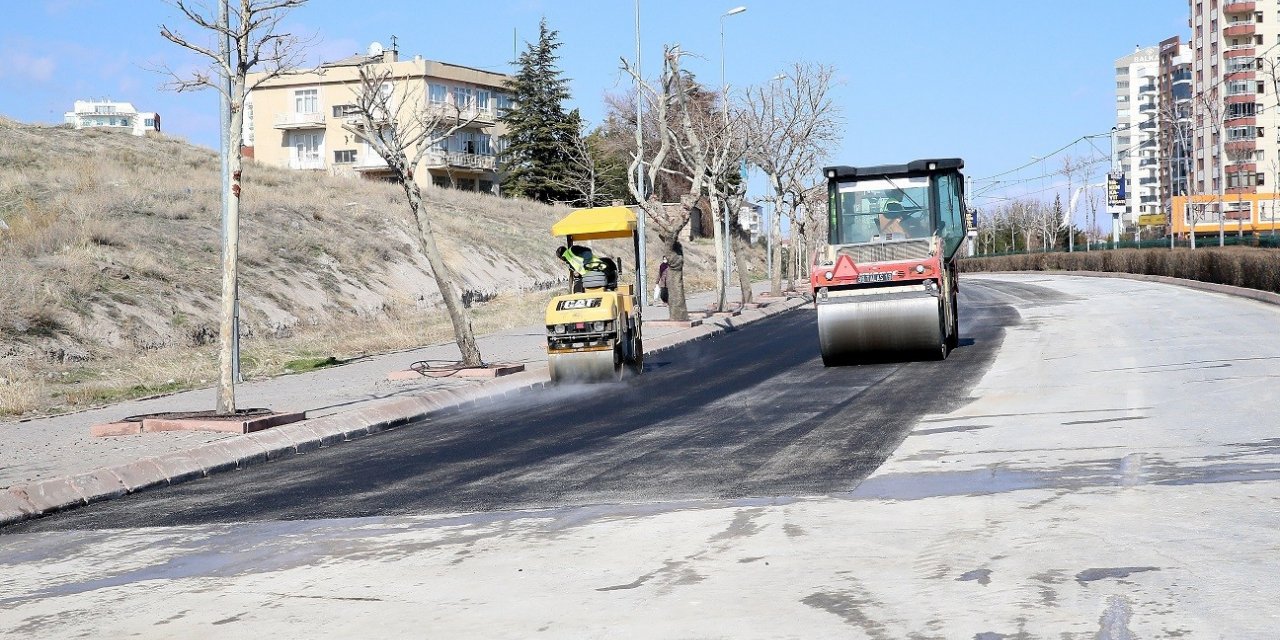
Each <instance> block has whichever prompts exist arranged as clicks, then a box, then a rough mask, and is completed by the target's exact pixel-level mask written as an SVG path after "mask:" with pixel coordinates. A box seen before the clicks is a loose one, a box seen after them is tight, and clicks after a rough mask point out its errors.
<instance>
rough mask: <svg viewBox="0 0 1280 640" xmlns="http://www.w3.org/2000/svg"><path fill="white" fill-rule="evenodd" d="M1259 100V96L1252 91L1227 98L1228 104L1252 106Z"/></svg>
mask: <svg viewBox="0 0 1280 640" xmlns="http://www.w3.org/2000/svg"><path fill="white" fill-rule="evenodd" d="M1257 100H1258V94H1256V93H1253V92H1252V91H1247V92H1245V93H1236V94H1232V95H1229V96H1227V97H1226V101H1227V104H1250V103H1253V102H1257Z"/></svg>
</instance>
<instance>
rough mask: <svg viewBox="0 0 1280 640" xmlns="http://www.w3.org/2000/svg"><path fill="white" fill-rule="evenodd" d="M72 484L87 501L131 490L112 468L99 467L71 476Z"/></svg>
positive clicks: (119, 494)
mask: <svg viewBox="0 0 1280 640" xmlns="http://www.w3.org/2000/svg"><path fill="white" fill-rule="evenodd" d="M70 482H71V486H73V487H75V489H76V491H77V492H78V493H79V494H80V495H81V496H83V497H84V499H85V502H86V503H92V502H99V501H102V500H107V499H110V498H118V497H120V496H122V495H124V494H126V493H129V490H128V489H127V488H126V487H125V486H124V480H121V479H120V477H119V476H117V475H116V474H115V473H113V472H112V471H111V470H110V469H98V470H96V471H90V472H89V473H81V474H79V475H74V476H71V478H70Z"/></svg>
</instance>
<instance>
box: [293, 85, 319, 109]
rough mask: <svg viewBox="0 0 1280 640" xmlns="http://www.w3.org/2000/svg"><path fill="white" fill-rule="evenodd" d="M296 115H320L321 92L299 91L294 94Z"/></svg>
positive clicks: (315, 90)
mask: <svg viewBox="0 0 1280 640" xmlns="http://www.w3.org/2000/svg"><path fill="white" fill-rule="evenodd" d="M293 112H294V113H320V90H319V89H298V90H297V91H294V92H293Z"/></svg>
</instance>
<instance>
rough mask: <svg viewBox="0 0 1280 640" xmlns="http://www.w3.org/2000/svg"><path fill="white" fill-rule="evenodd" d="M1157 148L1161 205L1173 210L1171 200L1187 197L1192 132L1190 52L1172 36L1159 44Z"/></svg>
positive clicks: (1189, 49)
mask: <svg viewBox="0 0 1280 640" xmlns="http://www.w3.org/2000/svg"><path fill="white" fill-rule="evenodd" d="M1159 46H1160V83H1159V90H1160V105H1161V107H1160V110H1159V113H1158V120H1159V123H1160V124H1159V127H1158V130H1159V148H1160V153H1159V154H1158V155H1159V157H1160V158H1161V162H1160V166H1159V171H1160V203H1161V204H1162V205H1163V207H1164V211H1166V212H1167V211H1172V210H1173V197H1174V196H1185V195H1187V194H1188V193H1189V191H1188V189H1189V186H1190V185H1189V183H1190V177H1191V167H1192V155H1193V149H1192V146H1191V139H1192V137H1191V136H1192V132H1193V127H1194V123H1193V118H1192V107H1193V102H1192V97H1193V96H1192V90H1193V86H1192V81H1191V78H1192V64H1191V59H1192V55H1191V48H1190V47H1189V46H1187V43H1184V42H1182V38H1181V37H1180V36H1174V37H1172V38H1169V39H1167V40H1164V41H1162V42H1161V43H1160V45H1159Z"/></svg>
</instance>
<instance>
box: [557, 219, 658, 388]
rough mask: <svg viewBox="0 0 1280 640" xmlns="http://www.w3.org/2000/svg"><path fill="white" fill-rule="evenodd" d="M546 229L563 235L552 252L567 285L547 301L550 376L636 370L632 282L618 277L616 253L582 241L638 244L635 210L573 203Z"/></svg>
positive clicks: (637, 326) (606, 376)
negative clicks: (560, 263)
mask: <svg viewBox="0 0 1280 640" xmlns="http://www.w3.org/2000/svg"><path fill="white" fill-rule="evenodd" d="M551 233H552V235H555V236H564V238H565V244H564V246H562V247H560V249H559V250H558V251H559V252H558V253H557V255H558V256H559V257H560V258H561V259H562V260H564V261H565V262H566V263H567V264H568V266H569V275H570V277H569V280H570V283H571V289H572V290H571V292H570V293H568V294H565V295H560V296H556V297H555V298H553V299H552V300H551V302H550V303H549V304H548V305H547V313H546V326H547V360H548V363H549V366H550V373H551V380H552V381H553V382H556V383H569V382H580V383H591V382H611V381H617V380H620V379H622V377H623V375H624V373H625V372H626V371H631V372H634V373H641V372H642V371H643V370H644V345H643V341H642V340H641V328H642V322H641V314H640V306H639V304H637V301H636V294H635V288H634V286H633V285H629V284H619V283H618V278H619V276H620V275H621V274H620V269H619V266H620V265H621V262H622V260H621V259H614V258H609V257H605V256H603V255H602V254H599V253H597V252H596V251H595V250H593V249H592V248H591V247H589V246H587V245H586V244H583V243H586V242H589V241H592V240H609V239H630V240H631V241H632V246H633V248H636V249H638V246H636V245H637V243H639V241H640V238H639V234H638V233H637V232H636V217H635V214H634V213H632V212H631V210H630V209H627V208H626V207H597V208H591V209H578V210H577V211H574V212H572V213H570V214H569V215H568V216H565V217H564V218H563V219H562V220H560V221H559V222H557V223H556V224H555V226H553V227H552V228H551ZM635 253H636V255H639V251H636V252H635Z"/></svg>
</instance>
